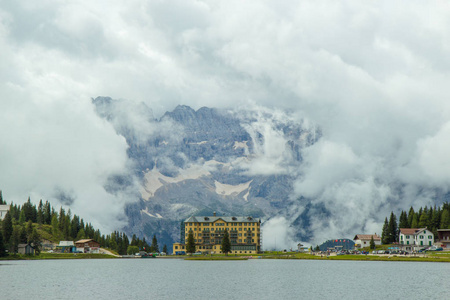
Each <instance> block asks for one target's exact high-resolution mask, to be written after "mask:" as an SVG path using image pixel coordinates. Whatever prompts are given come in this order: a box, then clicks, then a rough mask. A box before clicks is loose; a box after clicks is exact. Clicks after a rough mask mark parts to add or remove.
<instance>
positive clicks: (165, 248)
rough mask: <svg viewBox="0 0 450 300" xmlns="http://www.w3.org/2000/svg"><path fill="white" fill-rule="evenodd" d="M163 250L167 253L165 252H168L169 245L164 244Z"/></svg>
mask: <svg viewBox="0 0 450 300" xmlns="http://www.w3.org/2000/svg"><path fill="white" fill-rule="evenodd" d="M163 252H164V253H165V254H167V252H168V251H167V245H166V244H164V246H163Z"/></svg>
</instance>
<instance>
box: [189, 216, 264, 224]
mask: <svg viewBox="0 0 450 300" xmlns="http://www.w3.org/2000/svg"><path fill="white" fill-rule="evenodd" d="M217 220H223V221H224V222H227V223H231V222H247V223H259V222H261V219H260V218H253V217H250V216H247V217H246V216H240V217H225V216H191V217H189V218H187V219H186V220H184V223H214V222H216V221H217Z"/></svg>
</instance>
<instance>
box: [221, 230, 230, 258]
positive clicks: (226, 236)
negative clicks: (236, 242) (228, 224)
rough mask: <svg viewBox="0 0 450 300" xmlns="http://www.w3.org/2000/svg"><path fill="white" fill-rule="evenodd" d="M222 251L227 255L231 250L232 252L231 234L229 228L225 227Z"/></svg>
mask: <svg viewBox="0 0 450 300" xmlns="http://www.w3.org/2000/svg"><path fill="white" fill-rule="evenodd" d="M221 246H222V247H221V250H222V253H225V255H228V253H229V252H231V243H230V236H229V234H228V229H225V232H224V233H223V238H222V245H221Z"/></svg>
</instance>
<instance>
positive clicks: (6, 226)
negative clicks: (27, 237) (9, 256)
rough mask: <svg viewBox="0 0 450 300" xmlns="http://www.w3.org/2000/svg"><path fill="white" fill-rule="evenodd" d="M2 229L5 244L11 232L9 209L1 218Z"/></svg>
mask: <svg viewBox="0 0 450 300" xmlns="http://www.w3.org/2000/svg"><path fill="white" fill-rule="evenodd" d="M2 231H3V238H4V241H5V244H8V243H9V240H10V239H11V235H12V233H13V224H12V218H11V214H10V212H9V211H8V212H7V213H6V215H5V218H4V219H3V224H2Z"/></svg>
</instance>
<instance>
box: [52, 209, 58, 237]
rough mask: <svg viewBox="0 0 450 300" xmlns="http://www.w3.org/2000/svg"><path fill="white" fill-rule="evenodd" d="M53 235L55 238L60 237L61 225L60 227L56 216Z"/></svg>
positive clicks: (53, 220) (54, 216)
mask: <svg viewBox="0 0 450 300" xmlns="http://www.w3.org/2000/svg"><path fill="white" fill-rule="evenodd" d="M51 224H52V234H53V236H54V237H59V225H58V217H57V216H56V214H54V215H53V216H52V222H51Z"/></svg>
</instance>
